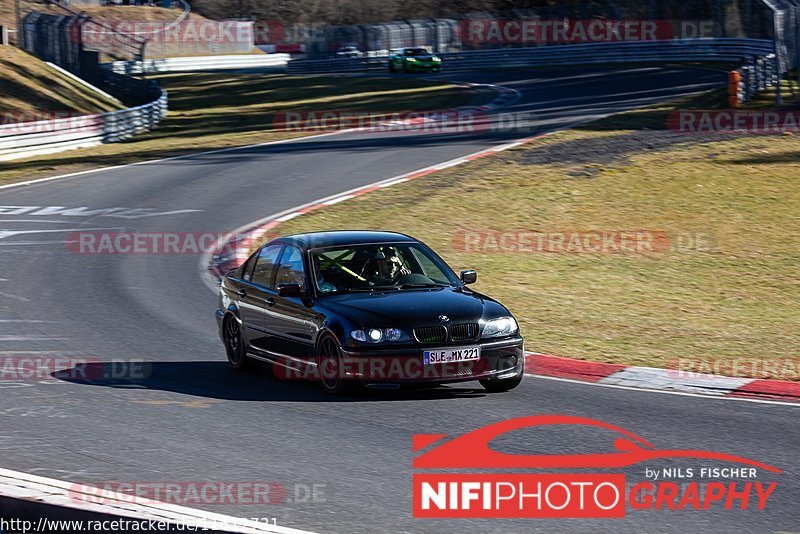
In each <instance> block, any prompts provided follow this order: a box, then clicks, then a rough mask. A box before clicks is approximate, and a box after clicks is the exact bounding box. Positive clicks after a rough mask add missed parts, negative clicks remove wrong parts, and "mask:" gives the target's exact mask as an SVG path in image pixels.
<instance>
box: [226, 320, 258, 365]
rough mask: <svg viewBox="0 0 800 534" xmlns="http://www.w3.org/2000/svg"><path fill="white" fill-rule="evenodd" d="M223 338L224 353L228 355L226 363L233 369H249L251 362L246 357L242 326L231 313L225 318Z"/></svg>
mask: <svg viewBox="0 0 800 534" xmlns="http://www.w3.org/2000/svg"><path fill="white" fill-rule="evenodd" d="M223 338H224V341H225V353H226V354H227V356H228V364H229V365H230V366H231V368H232V369H234V370H235V371H247V370H248V369H250V367H252V362H251V361H250V359H249V358H248V357H247V347H246V346H245V341H244V336H243V335H242V326H241V325H240V324H239V321H238V320H237V319H236V318H235V317H233V316H232V315H231V316H229V317H228V318H227V319H225V323H224V326H223Z"/></svg>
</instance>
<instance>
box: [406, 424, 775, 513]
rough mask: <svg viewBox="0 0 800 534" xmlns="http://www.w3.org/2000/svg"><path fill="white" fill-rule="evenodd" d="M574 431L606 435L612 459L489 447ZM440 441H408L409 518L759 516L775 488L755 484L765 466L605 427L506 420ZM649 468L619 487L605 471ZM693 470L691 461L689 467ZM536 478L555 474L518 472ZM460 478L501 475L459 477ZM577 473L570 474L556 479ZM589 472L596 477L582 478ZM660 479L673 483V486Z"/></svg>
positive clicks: (438, 437)
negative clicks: (633, 513) (515, 437)
mask: <svg viewBox="0 0 800 534" xmlns="http://www.w3.org/2000/svg"><path fill="white" fill-rule="evenodd" d="M561 425H577V426H582V427H583V428H584V429H588V430H597V429H604V430H607V431H610V432H612V433H613V434H614V435H615V440H614V442H613V445H614V452H602V453H590V454H529V455H525V454H508V453H504V452H499V451H497V450H494V449H493V448H492V447H491V446H490V442H492V441H493V440H494V439H496V438H498V437H500V436H502V435H503V434H506V433H507V432H511V431H515V430H519V429H527V428H532V427H540V428H542V429H553V428H554V427H556V426H561ZM446 438H448V436H446V435H445V434H416V435H414V441H413V447H414V452H415V453H420V454H418V455H417V456H416V457H415V458H414V463H413V465H414V469H416V470H422V469H424V470H438V471H441V470H457V472H455V473H441V472H435V473H419V472H417V473H414V475H413V494H414V497H413V503H414V504H413V513H414V517H417V518H608V519H611V518H624V517H625V514H626V511H627V510H628V508H630V509H633V510H665V511H673V510H709V509H712V508H713V509H723V510H733V509H737V510H763V509H764V508H765V507H766V506H767V501H768V500H769V498H770V496H771V495H772V494H773V493H774V491H775V488H776V487H777V486H778V483H777V482H771V481H767V480H763V481H762V480H756V479H757V478H758V475H759V473H760V472H762V471H763V472H766V473H781V472H782V471H781V470H780V469H778V468H776V467H774V466H771V465H768V464H765V463H762V462H758V461H755V460H751V459H749V458H744V457H742V456H735V455H732V454H726V453H724V452H716V451H707V450H693V449H657V448H656V447H655V446H654V445H653V444H651V443H649V442H648V441H646V440H645V439H643V438H641V437H639V436H637V435H635V434H633V433H631V432H629V431H627V430H625V429H623V428H620V427H617V426H614V425H611V424H608V423H605V422H603V421H598V420H595V419H589V418H585V417H575V416H568V415H535V416H529V417H520V418H516V419H509V420H507V421H501V422H498V423H493V424H490V425H487V426H485V427H483V428H479V429H477V430H473V431H472V432H468V433H466V434H464V435H462V436H459V437H455V438H452V439H449V440H447V439H446ZM663 460H670V462H671V465H672V464H674V462H675V461H676V460H682V461H685V462H691V467H688V466H682V467H657V465H658V462H659V461H663ZM646 462H650V465H648V466H645V467H644V469H643V470H642V479H643V480H636V481H631V482H630V483H629V482H627V481H626V474H625V473H621V472H614V470H615V469H617V470H621V469H622V468H629V467H631V466H634V465H637V464H642V463H646ZM696 462H701V463H702V465H700V466H699V467H696V466H695V463H696ZM524 469H536V470H540V471H541V470H546V471H555V472H544V473H542V472H536V473H520V472H519V471H520V470H524ZM465 470H482V471H486V470H505V471H508V472H505V473H502V472H501V473H496V472H495V473H468V472H465ZM564 470H575V471H577V470H580V471H582V472H580V473H576V472H573V473H570V472H563V471H564ZM586 470H597V471H598V472H588V473H587V472H585V471H586ZM669 478H677V479H681V480H682V483H681V484H680V485H679V484H678V483H676V482H673V481H672V480H667V479H669Z"/></svg>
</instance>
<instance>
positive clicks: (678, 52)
mask: <svg viewBox="0 0 800 534" xmlns="http://www.w3.org/2000/svg"><path fill="white" fill-rule="evenodd" d="M773 52H774V44H773V42H772V41H770V40H762V39H676V40H669V41H649V42H640V41H623V42H613V43H588V44H573V45H555V46H536V47H528V48H498V49H489V50H471V51H464V52H453V53H447V54H438V55H439V57H441V58H442V69H444V70H466V69H483V68H487V69H488V68H511V67H539V66H558V65H592V64H609V63H634V62H671V61H724V62H728V61H730V62H742V63H743V62H746V61H747V60H748V58H757V57H761V56H766V55H767V54H771V53H773ZM387 59H388V58H387V57H361V58H340V59H324V60H302V59H300V60H294V61H290V62H289V63H288V69H289V72H291V73H324V72H362V71H377V70H388V64H387Z"/></svg>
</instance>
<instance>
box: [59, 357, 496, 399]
mask: <svg viewBox="0 0 800 534" xmlns="http://www.w3.org/2000/svg"><path fill="white" fill-rule="evenodd" d="M51 376H53V377H54V378H57V379H59V380H64V381H66V382H71V383H74V384H81V385H86V386H95V387H109V388H118V389H127V390H137V389H141V390H158V391H166V392H171V393H179V394H181V395H191V396H194V397H203V398H209V399H221V400H231V401H290V402H374V401H410V400H437V399H441V400H447V399H453V398H463V397H484V396H486V392H485V391H483V389H482V388H480V387H477V388H475V387H470V384H466V385H461V384H459V385H456V386H438V387H428V388H416V387H415V388H402V389H399V390H371V389H366V388H358V389H357V390H356V391H355V392H354V393H353V394H352V395H349V396H341V397H334V396H331V395H328V394H326V393H325V392H324V391H322V389H321V388H320V386H319V385H318V384H316V383H315V382H313V381H308V380H281V379H278V378H275V377H274V376H272V373H271V372H270V370H269V368H268V367H267V366H265V365H262V364H257V365H256V366H255V367H254V369H253V370H252V371H250V372H247V373H243V372H237V371H234V370H232V369H231V368H230V367H229V366H228V363H227V362H225V361H182V362H135V363H133V362H96V363H88V364H83V365H79V366H74V367H72V368H69V369H64V370H60V371H56V372H54V373H52V374H51Z"/></svg>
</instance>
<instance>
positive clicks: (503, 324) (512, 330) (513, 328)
mask: <svg viewBox="0 0 800 534" xmlns="http://www.w3.org/2000/svg"><path fill="white" fill-rule="evenodd" d="M517 330H519V327H518V326H517V321H515V320H514V318H513V317H498V318H497V319H492V320H491V321H486V324H484V325H483V337H502V336H510V335H512V334H516V333H517Z"/></svg>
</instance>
